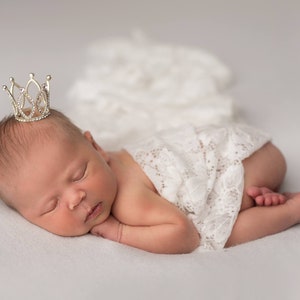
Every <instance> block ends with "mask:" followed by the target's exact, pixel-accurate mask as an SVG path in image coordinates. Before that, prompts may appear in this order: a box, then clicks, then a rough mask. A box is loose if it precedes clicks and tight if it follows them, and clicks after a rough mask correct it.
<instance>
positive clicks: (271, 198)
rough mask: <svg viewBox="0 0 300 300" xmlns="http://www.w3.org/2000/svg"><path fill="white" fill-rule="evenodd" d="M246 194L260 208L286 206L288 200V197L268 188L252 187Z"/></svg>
mask: <svg viewBox="0 0 300 300" xmlns="http://www.w3.org/2000/svg"><path fill="white" fill-rule="evenodd" d="M246 192H247V195H249V196H250V197H251V198H253V199H254V201H255V203H256V205H258V206H273V205H280V204H284V203H285V202H286V201H287V199H288V196H287V195H285V194H280V193H276V192H274V191H272V190H270V189H268V188H266V187H257V186H252V187H250V188H248V189H247V191H246Z"/></svg>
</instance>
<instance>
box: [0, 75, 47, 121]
mask: <svg viewBox="0 0 300 300" xmlns="http://www.w3.org/2000/svg"><path fill="white" fill-rule="evenodd" d="M29 77H30V79H29V81H28V82H27V84H26V86H25V87H21V86H20V85H19V84H17V83H16V82H15V80H14V78H13V77H11V78H10V82H11V87H10V89H9V88H8V87H7V86H6V85H3V90H4V91H6V92H7V93H8V95H9V98H10V100H11V104H12V107H13V110H14V115H15V118H16V120H18V121H20V122H34V121H39V120H42V119H44V118H46V117H48V116H49V115H50V99H49V97H50V84H49V81H50V80H51V76H50V75H48V76H47V77H46V82H45V83H43V84H42V85H40V84H39V83H38V82H37V81H36V80H35V78H34V74H33V73H30V74H29ZM15 88H17V89H18V90H19V92H20V94H19V96H18V97H16V96H15ZM29 88H36V89H37V94H36V97H35V98H34V97H32V96H31V95H30V93H29Z"/></svg>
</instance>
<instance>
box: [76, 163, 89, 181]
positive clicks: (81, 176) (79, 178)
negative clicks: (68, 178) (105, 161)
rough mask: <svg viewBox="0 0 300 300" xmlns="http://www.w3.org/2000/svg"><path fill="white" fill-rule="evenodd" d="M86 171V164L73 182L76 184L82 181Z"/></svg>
mask: <svg viewBox="0 0 300 300" xmlns="http://www.w3.org/2000/svg"><path fill="white" fill-rule="evenodd" d="M86 170H87V164H85V166H84V168H83V169H82V170H81V172H80V173H79V174H78V175H76V176H75V177H74V178H73V181H74V182H76V181H80V180H81V179H83V178H84V176H85V174H86Z"/></svg>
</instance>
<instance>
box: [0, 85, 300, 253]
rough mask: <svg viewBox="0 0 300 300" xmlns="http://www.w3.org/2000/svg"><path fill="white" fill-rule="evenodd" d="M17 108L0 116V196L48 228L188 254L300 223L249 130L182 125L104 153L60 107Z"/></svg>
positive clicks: (274, 156)
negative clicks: (56, 108)
mask: <svg viewBox="0 0 300 300" xmlns="http://www.w3.org/2000/svg"><path fill="white" fill-rule="evenodd" d="M42 92H43V93H45V94H44V95H43V97H46V98H47V90H46V91H45V90H44V86H43V87H42V88H41V94H40V96H41V95H42ZM10 95H12V96H11V97H12V99H13V94H12V90H11V91H10ZM24 97H27V95H25V96H24ZM38 99H39V97H38ZM36 103H37V105H38V101H36ZM15 109H16V110H15V115H14V116H13V115H11V116H8V117H6V118H4V119H3V120H2V121H1V122H0V197H1V199H2V200H3V201H4V202H5V203H6V204H7V205H9V206H10V207H12V208H13V209H15V210H16V211H18V212H19V213H20V214H21V215H22V216H23V217H24V218H26V219H27V220H28V221H30V222H31V223H33V224H35V225H37V226H40V227H42V228H44V229H46V230H47V231H49V232H52V233H54V234H57V235H61V236H80V235H84V234H87V233H92V234H94V235H97V236H101V237H104V238H107V239H110V240H113V241H116V242H119V243H123V244H126V245H129V246H133V247H137V248H140V249H143V250H146V251H150V252H154V253H187V252H192V251H194V250H195V249H197V248H199V249H220V248H223V247H230V246H233V245H237V244H241V243H244V242H248V241H252V240H255V239H258V238H261V237H264V236H267V235H270V234H274V233H277V232H280V231H282V230H285V229H287V228H289V227H291V226H293V225H295V224H297V223H299V221H300V194H297V193H295V194H284V195H283V194H279V193H276V192H275V190H276V189H278V187H279V186H280V184H281V182H282V180H283V178H284V175H285V171H286V165H285V160H284V158H283V156H282V154H281V153H280V151H279V150H278V149H277V148H276V147H275V146H274V145H273V144H272V143H271V142H270V141H269V137H268V136H267V135H266V134H264V133H262V132H260V131H258V130H256V129H254V128H251V127H248V126H246V125H241V124H232V125H229V126H224V127H222V126H218V127H216V126H207V127H193V126H184V127H182V128H177V129H170V130H167V131H164V132H161V133H160V134H158V135H156V136H153V137H147V138H145V139H144V140H142V141H140V142H138V143H136V144H135V145H127V146H126V145H125V146H124V148H123V149H121V150H119V151H106V150H104V149H102V147H101V146H100V145H98V143H97V142H96V141H95V140H94V139H93V137H92V135H91V133H90V132H84V133H83V132H82V131H81V130H80V129H79V128H78V127H76V126H75V125H74V124H73V123H72V122H71V121H70V120H69V119H68V118H67V117H66V116H65V115H63V114H62V113H60V112H59V111H57V110H54V109H49V110H48V111H47V114H44V115H42V116H41V117H38V118H37V119H35V120H33V118H35V117H36V115H38V114H39V113H41V111H42V110H41V109H37V110H36V111H35V112H34V113H32V111H29V110H28V109H26V110H25V109H24V110H23V114H24V116H23V118H27V117H28V118H29V120H24V119H23V120H22V113H20V112H19V111H18V109H19V107H18V106H15ZM42 113H43V111H42ZM31 119H32V120H31ZM23 121H24V122H23ZM25 121H26V122H25Z"/></svg>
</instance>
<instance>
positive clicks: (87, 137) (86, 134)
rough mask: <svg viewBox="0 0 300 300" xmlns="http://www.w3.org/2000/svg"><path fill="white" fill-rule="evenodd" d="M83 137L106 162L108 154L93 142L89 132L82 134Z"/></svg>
mask: <svg viewBox="0 0 300 300" xmlns="http://www.w3.org/2000/svg"><path fill="white" fill-rule="evenodd" d="M83 135H84V137H85V138H86V139H87V140H88V141H89V142H90V143H91V145H92V146H93V148H94V149H95V150H96V151H97V152H99V153H100V154H101V156H102V157H103V158H104V159H105V160H106V161H107V162H108V161H109V156H108V154H107V153H106V152H105V151H104V150H103V149H102V148H101V147H100V146H99V145H98V143H97V142H96V141H95V140H94V138H93V136H92V134H91V133H90V132H89V131H85V132H84V133H83Z"/></svg>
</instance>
